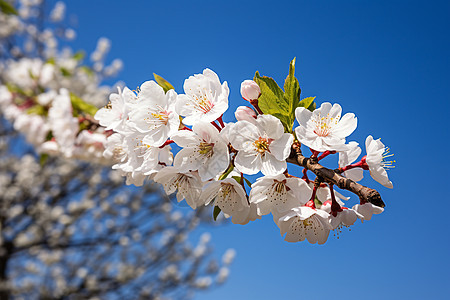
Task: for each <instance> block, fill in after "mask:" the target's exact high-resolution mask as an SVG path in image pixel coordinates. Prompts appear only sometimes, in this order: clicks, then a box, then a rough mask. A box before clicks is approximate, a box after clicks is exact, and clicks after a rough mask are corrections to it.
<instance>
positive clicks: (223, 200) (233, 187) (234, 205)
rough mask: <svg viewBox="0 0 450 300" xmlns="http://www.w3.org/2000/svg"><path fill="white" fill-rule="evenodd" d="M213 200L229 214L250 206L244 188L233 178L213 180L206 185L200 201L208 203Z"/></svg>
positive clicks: (231, 214)
mask: <svg viewBox="0 0 450 300" xmlns="http://www.w3.org/2000/svg"><path fill="white" fill-rule="evenodd" d="M214 199H215V200H214ZM213 200H214V206H218V207H219V208H220V209H221V210H222V212H223V213H224V214H227V215H229V216H234V215H235V214H236V213H239V212H242V211H243V210H245V209H246V208H248V207H249V204H248V202H247V196H246V194H245V191H244V188H243V187H242V186H241V185H240V184H239V183H238V182H237V181H236V180H234V179H233V178H226V179H224V180H220V181H213V182H211V183H209V184H208V185H207V186H206V187H205V189H204V190H203V192H202V195H201V196H200V203H204V204H205V205H208V204H209V203H210V202H211V201H213Z"/></svg>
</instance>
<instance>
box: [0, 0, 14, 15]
mask: <svg viewBox="0 0 450 300" xmlns="http://www.w3.org/2000/svg"><path fill="white" fill-rule="evenodd" d="M0 10H1V11H2V12H3V13H4V14H5V15H18V13H17V10H16V9H15V8H14V6H12V4H11V3H9V2H7V1H5V0H0Z"/></svg>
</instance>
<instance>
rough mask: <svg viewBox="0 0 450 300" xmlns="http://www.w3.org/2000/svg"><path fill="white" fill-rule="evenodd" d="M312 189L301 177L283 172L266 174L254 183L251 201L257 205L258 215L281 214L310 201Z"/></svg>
mask: <svg viewBox="0 0 450 300" xmlns="http://www.w3.org/2000/svg"><path fill="white" fill-rule="evenodd" d="M310 195H311V189H310V188H309V186H308V185H307V184H306V182H305V181H303V180H301V179H299V178H292V177H291V178H287V177H286V176H285V175H283V174H279V175H276V176H264V177H260V178H258V179H257V180H256V182H255V183H253V184H252V190H251V192H250V198H249V201H250V203H254V204H255V205H256V206H257V213H258V215H267V214H269V213H271V212H274V213H276V214H280V213H283V212H287V211H288V210H290V209H292V208H294V207H298V206H300V205H304V204H305V203H306V202H308V200H309V197H310Z"/></svg>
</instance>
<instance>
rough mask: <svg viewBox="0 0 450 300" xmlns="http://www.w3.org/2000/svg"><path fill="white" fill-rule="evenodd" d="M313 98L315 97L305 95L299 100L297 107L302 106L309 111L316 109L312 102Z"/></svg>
mask: <svg viewBox="0 0 450 300" xmlns="http://www.w3.org/2000/svg"><path fill="white" fill-rule="evenodd" d="M314 99H316V97H307V98H305V99H303V100H302V101H300V102H299V103H298V105H297V107H304V108H306V109H309V110H310V111H313V110H315V109H316V103H315V102H314Z"/></svg>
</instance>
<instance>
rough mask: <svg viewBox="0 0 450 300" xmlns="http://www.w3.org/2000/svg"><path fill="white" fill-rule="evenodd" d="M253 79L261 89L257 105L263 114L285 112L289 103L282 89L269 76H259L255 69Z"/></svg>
mask: <svg viewBox="0 0 450 300" xmlns="http://www.w3.org/2000/svg"><path fill="white" fill-rule="evenodd" d="M253 80H254V81H255V82H256V83H257V84H258V85H259V88H260V89H261V96H260V97H259V99H258V106H259V108H260V109H261V110H262V111H263V113H265V114H271V115H272V114H274V113H281V114H283V113H286V110H288V109H289V105H288V103H287V101H286V99H285V98H284V92H283V90H282V89H281V88H280V87H279V86H278V84H277V83H276V82H275V80H273V79H272V78H270V77H266V76H262V77H261V76H260V75H259V72H258V71H256V73H255V77H254V78H253Z"/></svg>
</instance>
